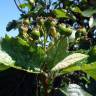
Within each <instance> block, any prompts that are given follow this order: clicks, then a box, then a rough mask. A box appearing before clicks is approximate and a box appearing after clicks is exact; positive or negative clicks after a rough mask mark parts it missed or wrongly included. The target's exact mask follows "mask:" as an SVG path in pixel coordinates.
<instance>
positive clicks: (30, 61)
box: [0, 37, 45, 72]
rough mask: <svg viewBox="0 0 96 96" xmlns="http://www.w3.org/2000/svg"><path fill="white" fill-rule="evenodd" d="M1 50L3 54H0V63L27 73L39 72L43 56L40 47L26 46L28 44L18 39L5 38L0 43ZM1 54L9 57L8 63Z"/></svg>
mask: <svg viewBox="0 0 96 96" xmlns="http://www.w3.org/2000/svg"><path fill="white" fill-rule="evenodd" d="M1 48H2V50H3V51H2V52H3V53H2V54H0V57H2V58H1V59H0V63H2V64H4V65H7V66H10V67H14V68H17V69H21V70H26V71H28V72H40V67H41V64H42V63H43V60H44V55H45V54H44V51H43V49H42V48H41V47H35V46H28V43H27V42H26V41H24V40H22V39H20V38H8V37H6V38H4V39H3V40H2V42H1ZM3 54H4V56H7V57H8V56H9V57H8V60H9V61H8V60H7V61H8V62H6V59H7V58H6V59H4V58H5V57H3V56H2V55H3ZM13 61H14V62H13ZM13 63H14V64H13Z"/></svg>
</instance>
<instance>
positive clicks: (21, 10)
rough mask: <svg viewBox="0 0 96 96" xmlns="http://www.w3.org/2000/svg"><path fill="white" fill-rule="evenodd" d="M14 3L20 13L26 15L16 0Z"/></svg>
mask: <svg viewBox="0 0 96 96" xmlns="http://www.w3.org/2000/svg"><path fill="white" fill-rule="evenodd" d="M14 3H15V5H16V7H17V8H18V10H19V11H20V12H22V13H24V14H25V11H23V10H22V9H20V8H19V6H18V4H17V2H16V0H14Z"/></svg>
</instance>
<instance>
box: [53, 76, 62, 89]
mask: <svg viewBox="0 0 96 96" xmlns="http://www.w3.org/2000/svg"><path fill="white" fill-rule="evenodd" d="M61 83H62V77H61V76H59V77H56V78H55V79H54V81H53V88H60V86H61Z"/></svg>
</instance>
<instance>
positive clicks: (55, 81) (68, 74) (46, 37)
mask: <svg viewBox="0 0 96 96" xmlns="http://www.w3.org/2000/svg"><path fill="white" fill-rule="evenodd" d="M14 2H15V4H16V6H17V8H18V9H19V10H20V11H21V15H20V18H19V19H18V20H12V21H11V22H9V23H8V25H7V27H6V30H7V31H10V30H12V29H18V31H19V34H18V36H16V37H14V38H13V37H10V36H7V35H6V36H5V38H3V39H2V41H1V50H0V55H1V56H0V66H1V67H0V70H1V71H2V70H6V69H8V68H10V67H13V68H16V69H19V70H22V71H23V70H24V71H27V72H29V74H30V73H34V74H35V76H36V77H35V81H36V85H35V86H36V93H35V94H34V95H35V96H40V94H41V96H43V95H44V96H59V95H60V96H62V95H64V96H66V95H69V94H70V93H69V91H70V90H69V89H70V83H71V84H73V83H75V84H78V85H75V86H78V87H80V86H82V87H83V88H85V89H86V90H87V88H88V84H89V82H91V79H92V78H93V79H92V80H95V79H96V76H95V69H96V63H95V61H96V60H95V59H96V46H95V45H96V32H95V31H96V30H95V25H96V24H95V13H96V11H95V2H94V1H93V0H90V1H87V0H67V1H66V0H65V1H64V0H57V1H56V2H52V1H51V0H23V2H21V1H18V2H17V1H16V0H14ZM68 86H69V87H68ZM86 86H87V87H86ZM67 87H68V88H67ZM66 90H67V91H66ZM68 90H69V91H68ZM81 93H83V94H85V95H84V96H88V95H89V94H88V93H87V92H85V93H84V92H83V91H82V92H81ZM81 93H78V94H81ZM71 94H72V93H71ZM86 94H87V95H86ZM91 94H92V93H91Z"/></svg>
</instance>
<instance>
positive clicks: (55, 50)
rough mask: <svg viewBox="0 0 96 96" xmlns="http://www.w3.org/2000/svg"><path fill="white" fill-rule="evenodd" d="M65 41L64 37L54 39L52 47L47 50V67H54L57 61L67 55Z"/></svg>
mask: <svg viewBox="0 0 96 96" xmlns="http://www.w3.org/2000/svg"><path fill="white" fill-rule="evenodd" d="M66 49H67V41H66V38H64V37H63V38H61V39H60V40H59V41H56V42H55V44H54V45H53V47H51V48H50V49H49V50H48V51H47V56H48V57H47V63H48V65H49V69H51V68H52V67H54V66H55V65H56V64H57V63H58V62H60V61H61V60H63V59H64V57H66V55H68V53H67V51H66Z"/></svg>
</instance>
